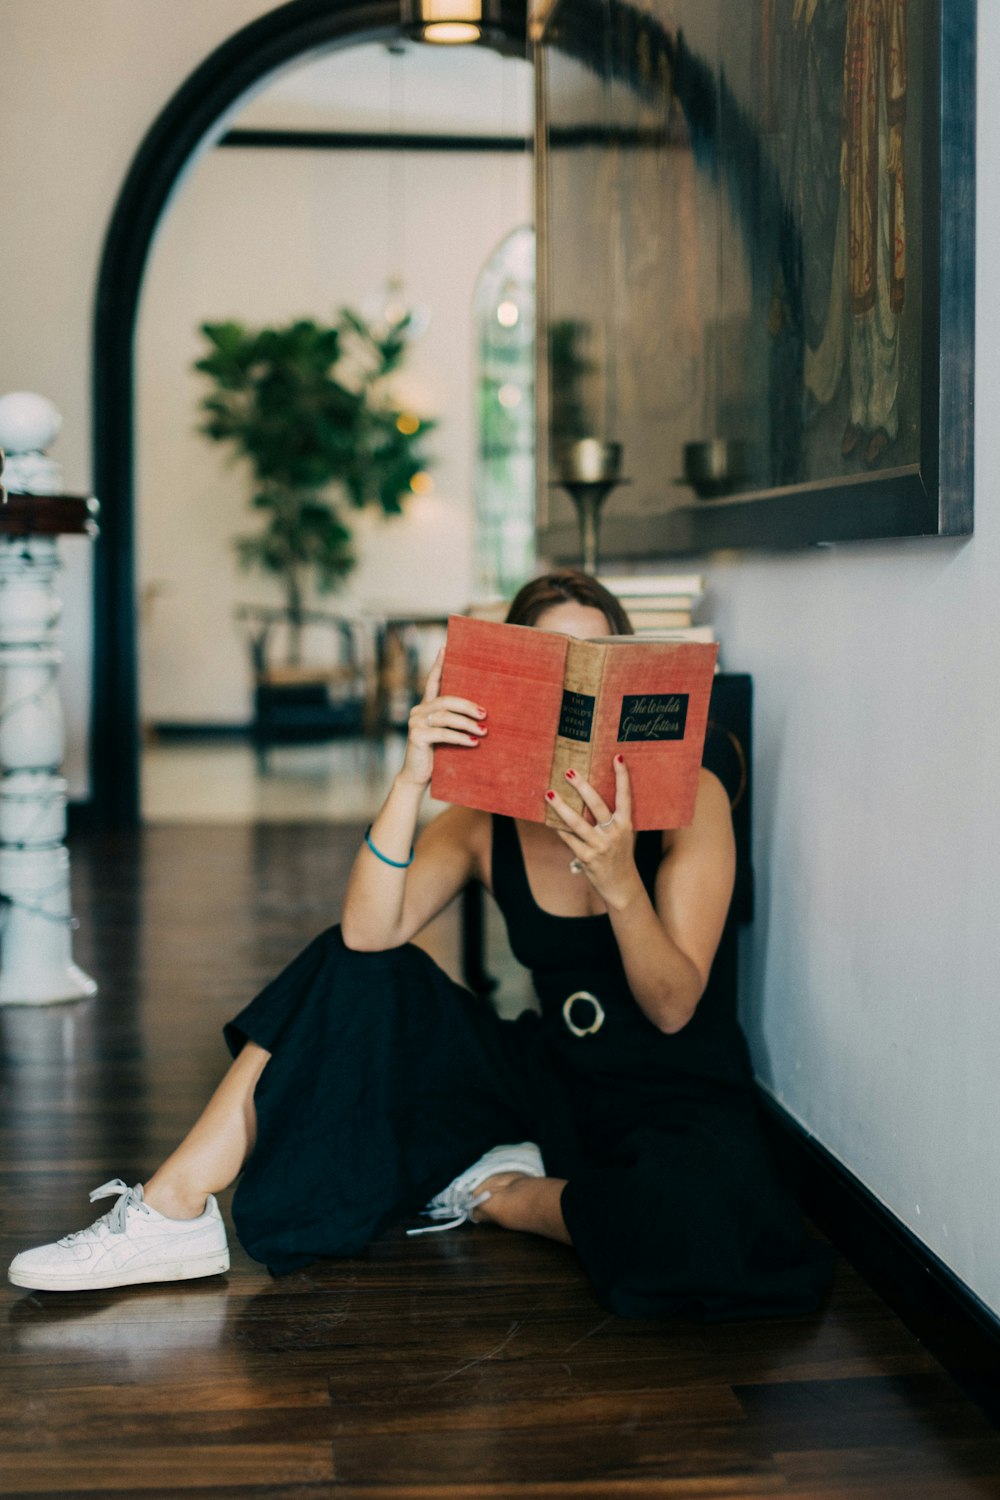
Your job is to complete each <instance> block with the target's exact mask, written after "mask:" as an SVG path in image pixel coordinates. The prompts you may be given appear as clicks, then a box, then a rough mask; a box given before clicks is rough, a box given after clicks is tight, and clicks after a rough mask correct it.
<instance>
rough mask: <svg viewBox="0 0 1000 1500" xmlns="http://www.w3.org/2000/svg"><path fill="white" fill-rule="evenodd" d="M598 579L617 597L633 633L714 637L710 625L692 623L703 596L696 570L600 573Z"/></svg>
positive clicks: (690, 638)
mask: <svg viewBox="0 0 1000 1500" xmlns="http://www.w3.org/2000/svg"><path fill="white" fill-rule="evenodd" d="M601 582H602V583H603V584H604V587H605V588H606V589H610V591H611V593H612V594H614V595H615V597H616V598H618V599H620V600H621V602H622V605H623V606H624V608H625V611H626V613H627V615H628V617H629V619H630V620H631V621H632V624H633V626H634V627H635V633H636V635H640V636H641V635H657V636H660V637H672V638H675V639H676V640H679V641H714V640H715V631H714V630H713V629H712V627H711V625H696V624H695V623H694V612H695V610H696V609H697V607H698V605H699V604H700V603H701V601H702V599H703V598H704V597H705V580H704V578H703V577H702V576H701V574H700V573H642V574H631V575H630V574H615V575H613V576H612V575H610V574H602V576H601Z"/></svg>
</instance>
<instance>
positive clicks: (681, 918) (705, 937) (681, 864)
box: [550, 761, 736, 1033]
mask: <svg viewBox="0 0 1000 1500" xmlns="http://www.w3.org/2000/svg"><path fill="white" fill-rule="evenodd" d="M615 770H616V777H617V791H616V808H615V814H614V821H613V822H612V823H611V825H610V827H609V828H606V829H603V830H601V829H598V828H597V827H596V826H592V825H591V824H588V823H587V822H586V821H585V820H584V819H583V818H580V817H578V815H577V814H575V813H573V812H572V810H571V809H570V808H569V806H568V805H567V804H566V803H565V802H563V800H562V798H560V797H559V796H558V795H557V796H556V797H555V798H550V801H551V802H552V805H553V806H554V807H556V808H557V810H558V811H559V813H560V816H561V817H562V818H563V821H564V822H565V824H566V830H565V832H564V831H562V830H560V836H561V837H562V838H563V842H564V843H566V844H567V845H568V847H569V848H570V849H572V850H573V853H574V855H575V857H576V858H577V859H579V861H580V863H581V864H582V865H583V867H584V870H585V872H586V874H587V875H588V877H589V879H590V881H591V883H592V885H593V886H594V887H595V889H596V890H597V891H598V893H599V894H600V895H601V896H602V897H603V899H604V902H605V905H606V906H607V909H608V916H609V917H610V919H611V925H612V928H613V929H614V934H615V938H616V939H617V942H618V947H619V951H620V952H621V956H622V963H623V964H624V966H625V973H626V975H627V977H628V981H629V986H630V988H631V990H632V993H633V994H634V996H635V998H636V1000H637V1002H638V1004H639V1005H640V1006H641V1008H642V1010H643V1011H644V1013H645V1014H646V1015H647V1016H648V1017H649V1019H650V1020H651V1021H652V1022H653V1024H654V1026H656V1027H658V1028H659V1030H661V1031H664V1032H668V1033H673V1032H677V1031H680V1030H681V1029H682V1028H683V1027H684V1026H686V1025H687V1023H688V1021H690V1019H691V1017H692V1016H693V1015H694V1012H695V1010H696V1008H697V1005H698V1001H699V1000H700V999H701V996H702V994H703V993H704V989H705V985H706V984H707V983H708V976H709V972H710V970H711V967H712V961H713V959H714V958H715V953H716V949H717V948H718V946H719V940H720V938H721V937H722V930H723V927H724V926H725V921H726V914H727V912H728V910H729V903H730V900H731V898H732V892H733V881H734V879H735V872H736V848H735V842H734V839H733V825H732V818H731V816H730V810H729V798H728V796H727V795H726V792H725V789H724V788H723V786H722V784H721V782H719V780H718V779H717V778H716V777H715V776H713V775H712V773H711V772H710V771H705V770H702V772H701V775H700V779H699V783H698V796H697V801H696V804H695V814H694V821H693V822H692V823H691V824H690V826H689V827H687V828H680V829H678V830H677V831H676V832H675V834H674V835H673V840H672V843H671V847H670V849H669V850H668V851H667V852H666V853H665V854H664V857H663V860H662V862H661V864H660V868H659V871H658V873H657V877H656V887H655V899H654V900H650V897H649V895H648V893H647V891H646V888H645V886H644V885H643V883H642V879H641V877H640V875H639V871H638V869H637V868H636V864H635V836H634V833H633V830H632V824H631V797H630V789H629V783H628V772H627V769H626V768H625V765H624V762H622V761H618V762H616V767H615ZM574 785H575V786H576V787H577V788H578V789H579V791H580V794H581V796H582V797H583V799H584V801H585V802H586V804H587V805H588V807H589V808H590V810H591V812H592V813H593V815H594V817H595V819H596V821H597V822H604V821H606V820H607V819H608V818H610V817H611V810H610V808H608V806H607V804H606V803H604V802H603V801H602V799H601V798H600V797H599V796H598V795H597V793H596V792H595V791H594V789H593V787H591V786H590V785H589V784H588V783H586V782H582V781H581V780H580V778H579V777H577V778H575V780H574Z"/></svg>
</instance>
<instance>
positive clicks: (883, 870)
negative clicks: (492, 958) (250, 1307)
mask: <svg viewBox="0 0 1000 1500" xmlns="http://www.w3.org/2000/svg"><path fill="white" fill-rule="evenodd" d="M979 13H980V21H979V60H978V66H979V77H980V79H981V80H982V81H983V84H985V85H988V82H989V80H990V79H992V78H995V77H996V76H997V72H998V69H1000V8H998V7H997V6H995V5H993V4H990V3H985V0H984V3H982V4H981V5H980V7H979ZM981 95H982V108H981V112H980V125H979V143H978V161H979V174H978V177H979V185H978V214H979V221H978V257H979V258H978V264H979V267H980V274H979V278H978V293H977V370H976V374H977V380H976V393H977V394H976V400H977V415H978V421H977V431H976V444H977V452H976V480H975V504H976V534H975V537H974V538H973V539H972V540H970V541H966V542H951V541H948V542H945V541H921V542H907V543H885V544H879V545H875V544H873V545H860V546H841V547H836V548H831V549H829V550H823V551H812V552H809V553H796V554H794V555H792V556H771V557H752V558H751V557H742V558H740V559H738V560H735V559H734V560H729V561H716V562H714V563H710V564H709V566H708V569H707V571H708V576H709V581H710V587H711V592H712V598H713V600H714V606H715V607H714V611H713V618H714V620H715V623H716V624H717V626H718V629H719V633H720V636H721V638H722V640H723V642H724V650H725V660H726V663H727V665H728V666H729V667H730V668H732V669H734V670H736V669H739V670H746V671H749V672H752V673H753V677H754V688H755V694H756V746H757V774H756V783H755V785H756V808H755V816H756V850H755V862H756V869H757V876H758V880H759V883H760V884H759V897H760V900H759V911H758V915H757V918H756V921H755V923H754V926H753V929H752V931H751V932H750V934H749V937H748V952H747V955H746V956H747V959H748V962H747V971H748V985H747V993H746V1013H747V1016H748V1017H749V1018H750V1019H749V1027H750V1030H751V1033H752V1037H753V1044H754V1052H755V1058H756V1063H757V1067H758V1069H759V1072H760V1075H761V1077H762V1079H763V1080H764V1082H765V1083H766V1084H767V1086H768V1087H769V1088H770V1089H771V1090H772V1091H773V1093H774V1094H775V1096H776V1097H777V1098H778V1099H779V1100H780V1101H781V1103H782V1104H783V1105H784V1106H785V1107H786V1108H787V1109H789V1110H790V1111H791V1112H792V1114H793V1115H795V1116H796V1117H797V1118H798V1119H799V1120H800V1121H801V1122H802V1123H803V1124H805V1125H806V1126H807V1127H808V1129H809V1130H810V1131H812V1132H813V1133H814V1134H815V1135H816V1136H817V1137H818V1139H819V1140H820V1141H821V1142H822V1143H823V1144H824V1145H825V1146H826V1147H827V1148H828V1150H830V1151H831V1152H833V1154H834V1155H835V1156H836V1157H838V1158H839V1159H840V1160H842V1161H843V1162H844V1163H845V1164H846V1165H847V1167H848V1168H849V1169H850V1170H851V1171H852V1172H854V1173H855V1174H856V1175H857V1176H858V1177H859V1178H860V1179H861V1180H862V1182H864V1183H865V1184H866V1186H867V1187H869V1188H870V1189H871V1190H872V1192H873V1193H874V1194H875V1195H876V1196H877V1197H878V1198H880V1199H881V1200H882V1201H883V1202H884V1203H886V1204H887V1205H888V1207H889V1208H890V1209H892V1211H893V1212H894V1213H895V1214H897V1215H898V1216H899V1218H900V1219H902V1221H903V1222H904V1223H905V1224H906V1225H907V1226H908V1227H909V1228H910V1229H912V1230H913V1232H914V1233H915V1234H916V1235H918V1236H919V1238H920V1239H922V1240H923V1241H924V1242H925V1243H926V1244H927V1245H929V1246H930V1248H931V1249H932V1250H933V1251H935V1252H936V1253H937V1254H938V1255H939V1256H940V1257H941V1258H942V1260H944V1261H945V1262H946V1263H947V1264H948V1265H949V1266H951V1268H952V1269H953V1270H954V1271H955V1272H956V1274H957V1275H958V1276H959V1277H960V1278H961V1279H962V1280H963V1281H965V1282H966V1283H967V1284H968V1285H969V1286H970V1287H971V1288H972V1289H973V1291H975V1292H976V1293H977V1294H978V1295H979V1297H981V1298H982V1299H983V1301H984V1302H986V1303H987V1304H988V1305H989V1306H990V1307H991V1308H993V1309H994V1310H995V1311H997V1312H998V1313H1000V1253H998V1249H1000V1246H998V1232H997V1224H998V1219H997V1205H998V1203H1000V1131H998V1130H997V1114H998V1111H997V1097H998V1084H997V1079H998V1076H1000V921H998V916H997V912H998V892H1000V795H998V787H1000V732H998V731H1000V509H998V494H997V490H998V485H997V479H998V476H1000V430H998V428H997V424H996V422H995V421H994V420H993V416H992V410H991V402H992V397H993V394H994V392H995V391H996V389H997V387H998V384H1000V338H998V333H1000V284H998V282H997V278H996V277H995V276H994V275H992V274H991V265H992V261H991V249H990V247H991V246H992V245H993V243H994V242H995V240H996V237H997V232H998V231H1000V188H998V183H997V177H996V174H995V173H994V172H993V171H992V170H991V167H990V163H991V162H993V161H995V160H996V159H997V157H998V154H1000V111H998V110H997V109H996V108H995V107H991V102H990V99H991V96H990V95H989V93H988V92H987V90H986V89H983V90H981Z"/></svg>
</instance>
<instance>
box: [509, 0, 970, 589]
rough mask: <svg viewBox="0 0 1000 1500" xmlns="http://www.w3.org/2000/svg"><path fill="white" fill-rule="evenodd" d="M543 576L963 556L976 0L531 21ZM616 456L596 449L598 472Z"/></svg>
mask: <svg viewBox="0 0 1000 1500" xmlns="http://www.w3.org/2000/svg"><path fill="white" fill-rule="evenodd" d="M531 27H532V33H533V36H534V39H535V42H536V62H537V67H536V75H537V88H538V100H537V105H538V153H539V163H538V165H539V174H538V177H539V203H538V226H539V239H540V247H539V283H540V288H539V312H540V316H539V329H540V337H539V348H540V354H539V359H540V371H539V375H540V379H539V388H540V397H541V399H540V401H539V409H540V417H541V428H540V431H541V432H542V433H543V434H544V441H543V443H542V444H541V445H540V447H543V448H544V451H543V452H541V453H540V459H541V462H540V464H539V470H540V493H539V506H538V520H539V535H540V546H541V550H542V551H543V552H544V553H545V554H546V555H547V556H549V557H551V558H554V559H560V560H568V559H571V558H577V557H579V545H580V544H579V539H578V530H577V520H576V512H575V511H574V509H573V506H572V503H571V501H570V500H569V498H568V496H567V494H566V492H565V491H564V490H563V489H562V487H561V484H560V478H561V477H563V478H564V477H566V474H567V466H566V454H567V453H569V452H571V451H572V449H573V446H574V445H575V444H577V443H578V441H579V440H580V439H581V438H585V437H593V438H597V439H599V440H601V441H602V442H604V443H610V444H620V445H621V450H622V455H623V458H622V466H621V473H622V475H623V476H624V477H625V478H627V479H628V481H629V483H628V485H627V486H623V487H621V488H618V489H615V490H613V491H612V493H611V495H610V497H609V499H608V500H607V502H606V504H605V507H604V513H603V547H602V552H603V555H604V556H605V557H610V556H614V557H617V558H622V559H628V558H641V557H648V556H651V555H657V556H663V555H669V554H677V553H682V552H701V551H707V550H713V549H718V548H731V547H764V548H771V547H787V546H803V545H807V544H810V543H824V542H839V541H845V540H849V539H853V538H874V537H903V536H962V535H967V534H969V533H970V532H971V531H972V452H973V345H974V234H975V222H974V212H975V166H974V149H975V29H976V5H975V0H637V3H626V0H539V3H538V4H537V5H536V7H535V10H534V12H533V14H532V17H531ZM616 451H617V450H616Z"/></svg>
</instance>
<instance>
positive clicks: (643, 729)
mask: <svg viewBox="0 0 1000 1500" xmlns="http://www.w3.org/2000/svg"><path fill="white" fill-rule="evenodd" d="M687 711H688V695H687V693H649V694H645V695H641V694H635V693H627V694H626V695H625V696H624V697H623V698H622V716H621V719H620V720H619V722H618V740H619V743H621V742H622V741H624V740H682V739H683V738H684V726H685V724H686V723H687Z"/></svg>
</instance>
